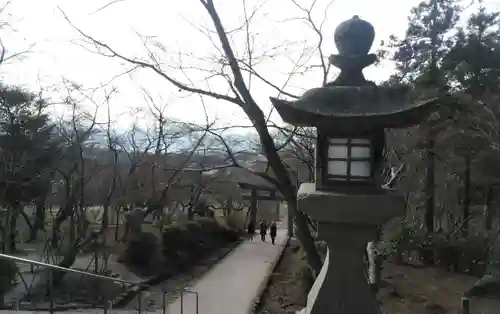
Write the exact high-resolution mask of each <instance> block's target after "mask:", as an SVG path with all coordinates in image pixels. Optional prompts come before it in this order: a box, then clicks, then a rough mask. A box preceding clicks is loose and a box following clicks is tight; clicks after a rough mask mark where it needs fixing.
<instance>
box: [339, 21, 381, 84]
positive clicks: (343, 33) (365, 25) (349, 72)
mask: <svg viewBox="0 0 500 314" xmlns="http://www.w3.org/2000/svg"><path fill="white" fill-rule="evenodd" d="M374 39H375V29H374V28H373V25H372V24H370V23H369V22H367V21H365V20H362V19H361V18H360V17H359V16H358V15H354V16H353V17H352V18H351V19H349V20H347V21H344V22H342V23H340V24H339V25H338V26H337V28H336V29H335V33H334V40H335V46H337V50H338V51H339V54H337V55H332V56H330V63H331V64H332V65H334V66H336V67H337V68H339V69H340V70H341V73H340V75H339V76H338V77H337V79H336V80H335V81H334V82H332V83H331V85H338V86H362V85H372V84H373V83H372V82H368V81H366V80H365V78H364V76H363V73H362V70H363V69H364V68H365V67H367V66H369V65H371V64H373V63H374V62H375V61H376V60H377V57H376V55H374V54H369V52H370V48H371V47H372V44H373V41H374Z"/></svg>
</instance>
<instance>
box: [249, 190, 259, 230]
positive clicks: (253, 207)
mask: <svg viewBox="0 0 500 314" xmlns="http://www.w3.org/2000/svg"><path fill="white" fill-rule="evenodd" d="M251 195H252V196H251V200H250V223H253V225H254V226H256V223H257V191H255V190H252V192H251Z"/></svg>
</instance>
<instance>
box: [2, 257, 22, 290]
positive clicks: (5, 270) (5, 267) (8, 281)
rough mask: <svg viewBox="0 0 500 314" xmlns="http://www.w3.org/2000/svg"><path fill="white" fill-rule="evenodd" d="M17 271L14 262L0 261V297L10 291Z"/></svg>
mask: <svg viewBox="0 0 500 314" xmlns="http://www.w3.org/2000/svg"><path fill="white" fill-rule="evenodd" d="M18 271H19V269H18V267H17V265H16V262H14V261H12V260H7V259H0V296H1V295H3V294H4V293H6V292H7V291H9V290H10V288H11V287H12V284H13V283H14V280H15V279H16V276H17V273H18Z"/></svg>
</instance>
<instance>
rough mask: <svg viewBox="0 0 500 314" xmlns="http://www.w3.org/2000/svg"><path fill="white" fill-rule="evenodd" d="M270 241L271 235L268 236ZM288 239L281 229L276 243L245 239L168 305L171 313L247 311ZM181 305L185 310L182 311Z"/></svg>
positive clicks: (246, 312)
mask: <svg viewBox="0 0 500 314" xmlns="http://www.w3.org/2000/svg"><path fill="white" fill-rule="evenodd" d="M268 241H269V238H268ZM285 242H286V230H283V229H281V230H279V231H278V237H277V239H276V245H272V244H271V243H270V242H266V243H262V242H260V239H254V241H253V242H244V243H242V244H241V245H240V246H238V247H237V248H236V249H235V250H234V251H233V252H231V254H229V255H228V256H227V257H226V258H224V259H223V260H222V261H221V262H220V263H219V264H217V265H216V266H215V267H214V268H212V269H211V270H210V271H209V272H208V273H206V274H205V276H203V277H202V278H201V279H200V280H198V282H196V283H195V284H194V285H193V286H191V287H188V288H187V289H188V290H190V291H193V292H196V293H198V298H199V300H198V301H199V304H198V308H199V312H197V311H196V296H195V295H193V294H185V295H184V298H183V302H182V305H181V299H180V298H179V299H177V300H176V301H175V302H173V303H172V304H170V305H169V306H168V307H167V313H168V314H197V313H200V314H225V313H227V314H229V313H230V314H248V313H249V311H250V310H251V309H252V306H253V304H254V302H255V298H256V296H257V294H258V293H260V292H261V291H260V290H261V289H263V284H264V281H265V279H266V277H267V275H268V273H269V271H270V269H269V268H270V267H271V266H272V265H273V263H274V262H275V261H276V260H277V258H278V256H279V254H280V253H281V250H282V248H283V246H284V244H285ZM181 308H182V311H181Z"/></svg>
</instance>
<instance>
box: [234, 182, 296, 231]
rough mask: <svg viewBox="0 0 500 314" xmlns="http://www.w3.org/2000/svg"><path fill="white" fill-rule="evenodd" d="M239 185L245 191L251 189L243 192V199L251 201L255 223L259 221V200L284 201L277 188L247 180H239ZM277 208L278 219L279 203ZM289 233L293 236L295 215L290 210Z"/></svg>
mask: <svg viewBox="0 0 500 314" xmlns="http://www.w3.org/2000/svg"><path fill="white" fill-rule="evenodd" d="M238 185H239V186H240V188H241V189H243V190H244V191H249V192H250V193H248V192H247V193H244V194H243V197H242V198H243V200H248V201H250V221H253V222H254V223H255V222H256V221H257V210H258V209H257V204H258V201H283V200H284V198H283V196H282V195H281V194H280V193H279V191H278V190H277V189H276V188H273V187H269V186H263V185H258V184H252V183H247V182H238ZM277 205H278V206H277V209H276V220H278V219H279V204H277ZM287 216H288V219H287V220H288V221H287V225H288V235H289V236H293V217H292V213H291V212H290V211H288V214H287Z"/></svg>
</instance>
